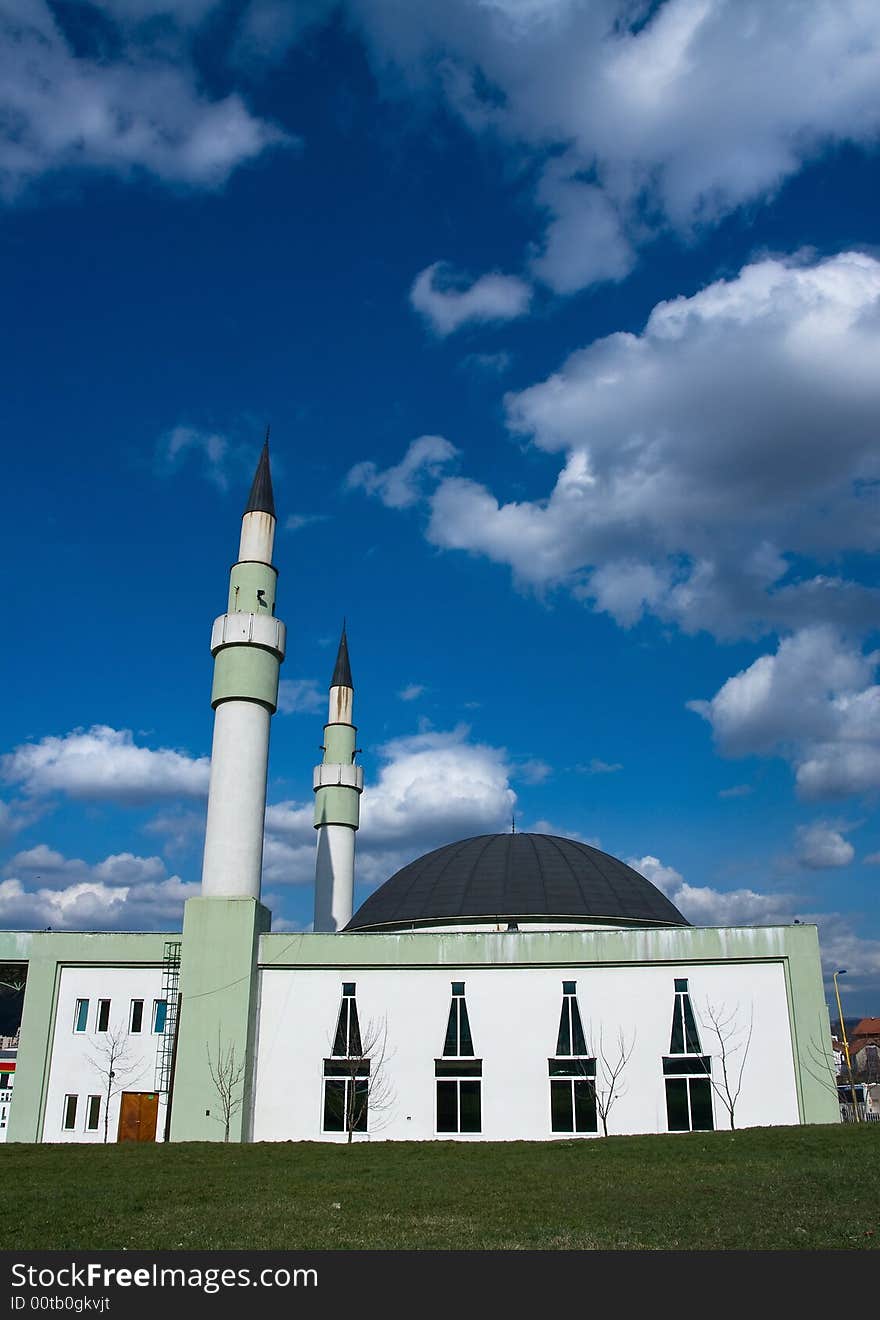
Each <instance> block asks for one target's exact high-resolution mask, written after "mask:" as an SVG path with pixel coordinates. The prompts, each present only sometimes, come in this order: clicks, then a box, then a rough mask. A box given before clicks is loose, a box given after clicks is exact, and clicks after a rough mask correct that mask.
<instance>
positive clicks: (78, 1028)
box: [73, 999, 90, 1036]
mask: <svg viewBox="0 0 880 1320" xmlns="http://www.w3.org/2000/svg"><path fill="white" fill-rule="evenodd" d="M89 1002H90V1001H89V1000H88V999H77V1001H76V1006H75V1007H74V1010H73V1034H74V1035H75V1036H84V1035H85V1034H86V1032H87V1031H88V1029H89Z"/></svg>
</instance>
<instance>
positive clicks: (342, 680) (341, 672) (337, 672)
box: [330, 623, 354, 689]
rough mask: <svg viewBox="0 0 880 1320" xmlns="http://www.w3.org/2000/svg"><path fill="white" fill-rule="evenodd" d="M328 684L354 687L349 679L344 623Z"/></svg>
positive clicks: (349, 666)
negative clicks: (334, 665)
mask: <svg viewBox="0 0 880 1320" xmlns="http://www.w3.org/2000/svg"><path fill="white" fill-rule="evenodd" d="M330 686H331V687H347V688H352V689H353V688H354V683H352V681H351V665H350V664H349V662H348V638H347V637H346V635H345V624H344V623H343V625H342V636H341V637H340V639H339V651H338V653H337V656H336V668H335V669H334V670H333V677H332V678H331V680H330Z"/></svg>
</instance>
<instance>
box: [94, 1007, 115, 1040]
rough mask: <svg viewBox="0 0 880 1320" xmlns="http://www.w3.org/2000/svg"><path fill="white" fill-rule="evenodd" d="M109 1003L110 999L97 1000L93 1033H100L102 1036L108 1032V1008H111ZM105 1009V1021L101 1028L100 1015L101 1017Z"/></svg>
mask: <svg viewBox="0 0 880 1320" xmlns="http://www.w3.org/2000/svg"><path fill="white" fill-rule="evenodd" d="M111 1003H112V1000H110V999H99V1000H98V1011H97V1013H96V1015H95V1031H100V1032H101V1033H102V1034H103V1033H104V1032H106V1031H109V1030H110V1006H111ZM105 1008H106V1021H105V1022H104V1025H103V1027H102V1026H101V1017H102V1015H103V1014H104V1012H105Z"/></svg>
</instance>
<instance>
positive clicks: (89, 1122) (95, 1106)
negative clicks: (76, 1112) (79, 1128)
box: [86, 1095, 101, 1132]
mask: <svg viewBox="0 0 880 1320" xmlns="http://www.w3.org/2000/svg"><path fill="white" fill-rule="evenodd" d="M100 1117H101V1097H100V1096H99V1095H90V1096H89V1109H88V1113H87V1115H86V1130H87V1131H88V1132H97V1130H98V1122H99V1120H100Z"/></svg>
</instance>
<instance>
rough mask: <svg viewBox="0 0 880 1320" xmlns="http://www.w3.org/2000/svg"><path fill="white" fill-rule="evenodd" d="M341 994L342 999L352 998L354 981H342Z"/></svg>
mask: <svg viewBox="0 0 880 1320" xmlns="http://www.w3.org/2000/svg"><path fill="white" fill-rule="evenodd" d="M342 994H343V997H344V998H353V997H354V981H343V982H342Z"/></svg>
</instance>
